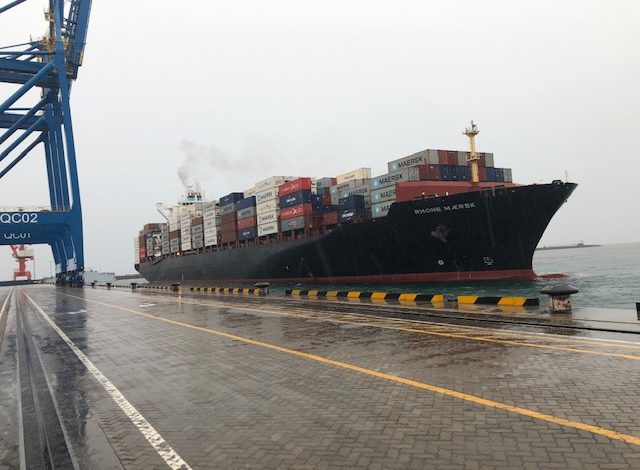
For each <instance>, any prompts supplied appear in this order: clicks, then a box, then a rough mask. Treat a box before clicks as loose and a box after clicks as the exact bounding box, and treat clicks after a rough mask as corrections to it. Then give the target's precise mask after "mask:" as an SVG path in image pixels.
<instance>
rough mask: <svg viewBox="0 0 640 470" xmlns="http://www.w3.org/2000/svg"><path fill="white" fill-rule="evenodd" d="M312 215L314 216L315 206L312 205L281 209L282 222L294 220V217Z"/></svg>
mask: <svg viewBox="0 0 640 470" xmlns="http://www.w3.org/2000/svg"><path fill="white" fill-rule="evenodd" d="M311 214H313V206H312V205H311V204H300V205H299V206H293V207H286V208H284V209H281V210H280V220H286V219H293V218H294V217H302V216H304V215H311Z"/></svg>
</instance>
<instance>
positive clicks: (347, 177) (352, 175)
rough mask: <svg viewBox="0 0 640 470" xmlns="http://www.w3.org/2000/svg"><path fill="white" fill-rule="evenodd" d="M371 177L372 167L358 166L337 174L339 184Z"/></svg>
mask: <svg viewBox="0 0 640 470" xmlns="http://www.w3.org/2000/svg"><path fill="white" fill-rule="evenodd" d="M369 178H371V168H356V169H355V170H351V171H348V172H346V173H342V174H341V175H338V176H336V182H337V184H341V183H344V182H346V181H351V180H362V179H369Z"/></svg>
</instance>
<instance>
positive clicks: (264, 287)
mask: <svg viewBox="0 0 640 470" xmlns="http://www.w3.org/2000/svg"><path fill="white" fill-rule="evenodd" d="M270 285H271V284H269V283H268V282H256V283H255V284H254V285H253V287H256V288H258V289H260V295H267V294H268V293H269V286H270Z"/></svg>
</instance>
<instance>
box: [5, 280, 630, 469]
mask: <svg viewBox="0 0 640 470" xmlns="http://www.w3.org/2000/svg"><path fill="white" fill-rule="evenodd" d="M633 313H635V312H633ZM576 317H577V318H576V319H574V320H571V321H569V320H564V323H563V322H560V324H553V322H552V321H550V320H549V321H540V322H538V323H536V322H535V321H534V320H535V318H536V317H535V315H533V314H532V313H530V312H527V311H525V312H515V313H508V312H507V313H506V314H505V312H504V311H500V310H498V309H480V310H474V311H469V312H464V311H461V310H446V309H437V308H431V307H430V308H426V307H423V306H411V305H408V306H403V305H379V304H373V303H360V302H349V301H344V302H330V301H313V300H304V301H303V300H287V299H278V298H269V297H230V296H228V297H222V296H207V295H195V294H183V295H182V294H181V295H179V294H177V293H172V292H153V291H147V290H144V291H142V290H134V291H131V290H125V289H109V290H107V289H98V288H96V289H92V288H90V287H88V288H84V289H72V288H56V287H53V286H18V287H4V288H0V383H1V384H2V385H1V386H0V469H5V468H7V469H9V468H28V469H38V468H101V469H103V468H104V469H111V468H113V469H121V468H131V469H146V468H153V469H155V468H167V467H168V468H173V469H179V468H183V469H187V468H274V469H278V468H283V469H284V468H287V469H288V468H298V469H312V468H313V469H315V468H372V469H375V468H398V469H400V468H402V469H405V468H416V469H418V468H419V469H422V468H462V469H465V468H468V469H480V468H509V469H512V468H532V469H533V468H581V469H582V468H594V469H595V468H615V469H622V468H640V411H638V407H637V397H638V392H637V384H638V383H640V334H638V332H637V331H635V330H634V329H629V330H622V329H618V330H616V329H613V328H609V327H608V326H607V328H601V329H599V328H597V326H598V325H599V323H598V321H599V320H597V319H596V320H595V321H593V319H590V318H588V314H586V313H585V314H584V315H583V318H582V317H580V315H576ZM537 318H538V320H539V319H540V318H541V317H537ZM580 318H582V319H580ZM514 319H516V320H518V321H512V320H514ZM626 320H627V319H626V317H625V318H622V319H617V317H616V320H615V321H614V322H613V323H616V322H618V323H630V324H631V323H632V322H627V321H626ZM518 322H519V323H518ZM585 322H586V323H585ZM556 323H557V322H556ZM581 326H582V327H581Z"/></svg>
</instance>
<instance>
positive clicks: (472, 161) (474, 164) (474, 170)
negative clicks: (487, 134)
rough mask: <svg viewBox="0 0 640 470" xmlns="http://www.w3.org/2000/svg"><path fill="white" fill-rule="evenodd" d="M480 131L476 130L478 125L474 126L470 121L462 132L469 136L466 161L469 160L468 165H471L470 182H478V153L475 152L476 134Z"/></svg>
mask: <svg viewBox="0 0 640 470" xmlns="http://www.w3.org/2000/svg"><path fill="white" fill-rule="evenodd" d="M479 132H480V131H479V130H478V126H476V125H475V124H474V123H473V121H471V127H467V128H466V129H465V130H464V132H463V134H464V135H466V136H467V137H469V143H470V145H471V151H470V152H469V156H468V157H467V162H469V166H470V167H471V182H472V183H479V182H480V173H479V172H478V160H479V159H480V157H478V153H477V152H476V136H477V135H478V133H479Z"/></svg>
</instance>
